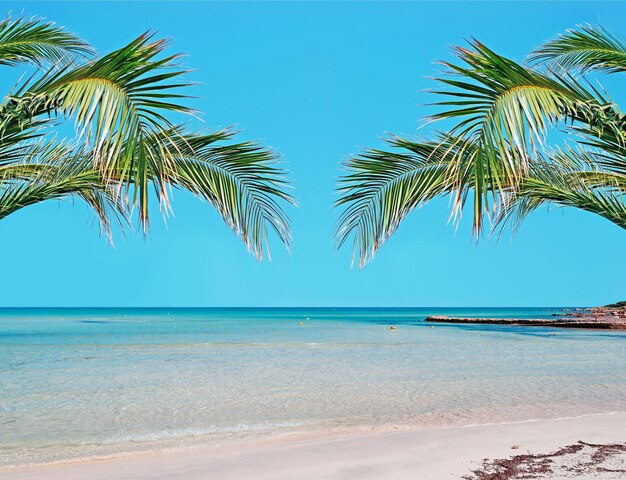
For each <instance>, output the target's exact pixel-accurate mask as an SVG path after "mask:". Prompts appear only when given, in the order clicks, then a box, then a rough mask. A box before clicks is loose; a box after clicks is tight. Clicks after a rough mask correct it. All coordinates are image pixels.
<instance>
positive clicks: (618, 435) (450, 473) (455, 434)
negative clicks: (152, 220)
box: [0, 413, 626, 480]
mask: <svg viewBox="0 0 626 480" xmlns="http://www.w3.org/2000/svg"><path fill="white" fill-rule="evenodd" d="M579 441H584V442H587V444H591V446H588V445H582V446H579V447H576V446H575V445H581V444H578V443H577V442H579ZM625 442H626V413H612V414H598V415H588V416H583V417H578V418H568V419H558V420H530V421H527V422H520V423H509V424H500V425H480V426H468V427H454V428H435V429H421V430H412V431H397V432H387V433H372V434H360V435H352V436H344V437H334V438H326V439H316V440H309V441H297V442H296V441H291V442H287V443H283V444H276V443H274V444H267V445H257V446H252V447H251V446H247V447H239V448H231V449H229V450H227V451H221V452H218V451H215V450H209V449H205V448H193V449H191V448H190V449H186V450H182V451H178V452H173V451H170V452H162V453H154V454H146V455H133V456H126V457H118V458H109V459H103V460H90V461H83V462H74V463H67V464H55V465H48V466H37V467H23V468H19V469H14V470H9V471H6V470H5V471H0V478H2V479H7V480H18V479H19V480H34V479H42V478H45V479H46V480H79V479H81V480H82V479H85V478H89V479H92V480H99V479H102V480H104V479H107V480H114V479H120V480H121V479H125V480H131V479H135V480H148V479H188V480H196V479H197V480H200V479H212V480H218V479H220V480H221V479H223V480H241V479H255V480H270V479H271V480H300V479H301V480H305V479H306V480H310V479H342V480H343V479H376V480H383V479H395V480H404V479H406V480H409V479H411V480H414V479H416V478H419V479H420V480H431V479H432V480H440V479H446V478H449V479H457V480H458V479H461V478H468V479H481V480H482V479H506V478H515V476H506V474H502V475H500V476H495V474H492V473H489V469H490V468H493V466H494V464H493V462H491V465H490V464H489V462H487V465H486V466H483V461H484V460H485V459H507V460H506V461H505V462H504V463H503V462H499V463H498V462H496V465H500V464H501V463H503V464H507V465H510V464H513V465H515V464H516V461H515V460H511V458H512V457H514V456H520V455H525V454H527V453H530V454H533V455H537V454H538V455H541V454H548V455H550V454H555V453H556V454H557V455H555V456H553V457H551V458H547V457H545V458H541V457H540V458H539V459H538V461H539V462H540V463H541V462H543V464H544V467H545V465H550V466H551V468H552V471H551V472H550V471H547V470H545V468H544V467H540V468H544V472H543V473H542V474H541V475H543V476H541V477H540V478H551V479H566V478H568V479H569V478H589V477H590V476H593V478H600V479H606V480H609V479H611V480H612V479H618V478H624V477H625V476H626V474H625V473H624V472H625V471H626V453H624V452H623V451H621V450H620V449H619V448H618V449H617V450H615V449H613V450H611V448H610V447H608V448H604V449H599V448H596V447H594V445H615V444H619V445H623V444H624V443H625ZM572 446H573V447H572ZM564 447H566V449H565V450H564V453H563V452H559V450H560V449H563V448H564ZM600 450H602V451H600ZM598 452H600V453H598ZM607 452H608V453H607ZM561 453H562V454H561ZM594 455H595V456H594ZM590 459H594V461H595V462H596V465H595V466H591V463H590ZM507 462H508V463H507ZM517 463H518V464H520V465H521V464H522V463H523V462H521V463H520V462H517ZM527 463H528V462H527ZM581 466H582V467H581ZM585 466H588V467H589V468H587V471H584V470H585V468H586V467H585ZM483 467H486V468H483ZM579 467H580V468H579ZM524 468H526V467H524ZM577 468H578V470H577ZM474 471H476V473H472V472H474ZM546 472H547V473H546ZM577 472H578V473H577ZM579 473H580V474H579ZM546 475H547V476H546ZM525 478H534V477H532V476H529V477H525ZM537 478H539V477H537Z"/></svg>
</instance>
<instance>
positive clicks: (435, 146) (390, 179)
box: [335, 137, 449, 267]
mask: <svg viewBox="0 0 626 480" xmlns="http://www.w3.org/2000/svg"><path fill="white" fill-rule="evenodd" d="M387 142H388V144H389V145H390V146H391V147H392V148H396V149H398V150H378V149H372V150H366V151H364V152H363V153H362V154H360V155H357V156H355V157H352V158H350V159H349V160H348V161H347V162H346V163H345V164H344V165H345V170H346V173H345V174H344V175H343V176H342V177H341V178H340V180H339V186H338V188H337V190H338V193H339V195H340V197H339V199H338V200H337V201H336V203H335V206H337V207H343V212H342V213H341V214H340V217H339V221H338V225H337V229H336V234H335V237H336V242H337V248H340V247H341V246H342V245H344V244H345V243H346V242H347V241H348V240H349V239H350V238H351V237H352V239H353V260H352V261H353V263H354V262H355V260H357V259H358V264H359V267H364V266H365V265H366V264H367V263H368V262H370V261H371V260H372V259H373V258H374V256H375V255H376V253H377V251H378V249H379V248H380V247H381V246H382V245H383V244H384V243H385V242H386V241H387V239H388V238H389V237H390V236H391V235H392V234H393V233H394V232H395V231H396V230H397V228H398V226H399V225H400V223H401V221H402V220H403V219H404V218H405V217H406V216H407V215H408V214H409V213H411V212H412V211H413V210H414V209H415V208H417V207H419V206H420V205H422V204H424V203H425V202H427V201H429V200H431V199H433V198H435V197H437V196H439V195H442V194H444V193H445V192H446V191H447V190H448V186H447V184H446V178H447V175H448V173H447V170H448V166H449V157H447V156H446V151H447V148H449V145H448V144H446V143H445V142H443V143H440V142H415V141H411V140H406V139H403V138H401V137H392V138H390V139H388V140H387Z"/></svg>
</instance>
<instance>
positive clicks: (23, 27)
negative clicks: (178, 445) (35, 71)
mask: <svg viewBox="0 0 626 480" xmlns="http://www.w3.org/2000/svg"><path fill="white" fill-rule="evenodd" d="M90 54H91V48H90V47H89V45H88V44H87V43H86V42H84V41H83V40H81V39H80V38H78V37H76V36H74V35H72V34H71V33H68V32H66V31H65V30H63V29H62V28H59V27H57V26H55V25H54V24H52V23H48V22H43V21H42V20H40V19H37V18H30V19H25V18H18V19H15V20H14V19H12V18H11V17H10V16H9V17H7V18H5V19H4V20H2V21H0V65H13V66H14V65H17V64H19V63H23V62H28V63H32V64H35V65H38V66H45V65H47V64H50V63H52V64H54V63H59V62H60V63H67V62H70V61H71V60H72V59H73V58H74V57H75V56H87V55H90Z"/></svg>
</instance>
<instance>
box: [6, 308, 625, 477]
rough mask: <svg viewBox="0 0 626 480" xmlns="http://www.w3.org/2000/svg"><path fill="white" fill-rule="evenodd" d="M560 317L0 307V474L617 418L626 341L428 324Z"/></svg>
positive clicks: (483, 312) (513, 312)
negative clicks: (190, 449) (357, 435)
mask: <svg viewBox="0 0 626 480" xmlns="http://www.w3.org/2000/svg"><path fill="white" fill-rule="evenodd" d="M556 311H558V310H556V309H374V310H371V309H241V310H239V309H237V310H233V309H180V310H157V309H154V310H113V309H100V310H0V465H5V466H6V465H17V464H29V463H42V462H52V461H60V460H64V459H69V458H82V457H93V456H104V455H115V454H119V453H122V452H132V451H144V450H152V449H159V448H172V447H181V446H187V445H197V444H202V445H209V446H223V445H229V444H232V443H238V442H246V441H251V440H257V439H265V438H274V437H277V436H282V435H292V434H293V435H295V434H303V433H312V432H313V433H315V432H322V431H324V432H326V431H351V430H355V429H371V428H397V427H400V428H405V427H420V426H447V425H466V424H476V423H490V422H502V421H517V420H526V419H530V418H555V417H563V416H575V415H581V414H588V413H598V412H608V411H626V333H619V332H593V331H584V330H558V329H550V328H523V327H506V326H497V325H493V326H475V325H465V326H455V325H441V324H440V325H437V326H436V327H435V328H432V327H433V326H432V325H431V324H427V323H425V322H424V321H423V319H424V317H425V316H426V315H428V314H448V315H462V316H499V317H529V318H532V317H548V316H550V315H551V314H552V313H554V312H556ZM299 322H304V323H303V324H302V325H299ZM390 325H397V326H398V328H397V330H390Z"/></svg>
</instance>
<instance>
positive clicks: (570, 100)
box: [431, 41, 598, 235]
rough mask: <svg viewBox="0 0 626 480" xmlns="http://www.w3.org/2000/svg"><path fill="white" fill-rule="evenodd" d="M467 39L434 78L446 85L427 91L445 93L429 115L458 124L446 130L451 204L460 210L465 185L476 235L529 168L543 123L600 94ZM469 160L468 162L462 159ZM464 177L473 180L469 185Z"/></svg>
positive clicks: (564, 115)
mask: <svg viewBox="0 0 626 480" xmlns="http://www.w3.org/2000/svg"><path fill="white" fill-rule="evenodd" d="M470 45H471V48H470V49H466V48H460V47H459V48H457V49H456V54H457V56H458V57H459V59H460V60H461V63H460V64H458V65H457V64H454V63H450V62H444V65H445V66H447V67H448V70H449V75H448V76H445V77H438V78H436V80H437V81H438V82H440V83H441V84H443V85H445V86H447V87H452V88H446V89H443V90H435V91H434V92H433V93H435V94H438V95H444V96H446V97H448V99H447V100H445V101H440V102H437V103H435V105H437V106H439V107H444V108H445V110H443V111H441V112H438V113H436V114H435V115H433V116H431V120H435V121H437V120H447V121H454V122H456V123H454V124H453V125H452V127H451V128H450V129H449V134H450V136H454V137H456V138H457V139H458V144H457V145H456V148H455V156H454V157H452V158H451V159H450V164H451V165H450V169H449V172H450V175H451V180H450V181H451V183H452V184H454V185H455V189H456V190H457V194H456V199H457V201H456V202H455V205H454V208H455V210H456V211H457V212H460V211H461V210H463V207H464V200H465V199H467V198H468V195H467V190H468V189H473V191H474V195H473V201H474V220H473V229H474V232H475V233H476V235H479V234H480V232H481V230H482V228H483V225H484V216H485V215H489V212H490V211H491V210H492V209H493V204H494V202H497V201H498V200H497V198H498V196H501V195H502V193H503V191H504V190H505V189H507V188H509V186H510V185H512V184H515V183H518V182H519V181H520V180H521V178H522V177H523V175H524V174H525V173H527V172H528V169H529V162H528V154H529V152H533V151H535V150H536V149H537V148H538V146H541V145H542V144H543V140H544V139H545V135H546V132H547V129H548V127H549V126H550V125H553V124H555V123H556V122H557V121H559V120H564V119H571V118H573V116H574V115H575V113H576V111H577V109H578V107H579V106H581V105H587V104H589V103H594V104H595V103H598V99H597V98H596V95H594V93H595V92H593V91H590V90H588V89H587V88H585V86H584V85H582V84H581V83H579V82H577V81H576V80H574V79H573V78H570V77H567V76H559V75H556V74H555V75H546V74H543V73H541V72H539V71H537V70H534V69H532V68H529V67H526V66H523V65H520V64H518V63H516V62H514V61H512V60H510V59H508V58H505V57H503V56H501V55H498V54H496V53H495V52H493V51H492V50H490V49H489V48H487V47H486V46H484V45H483V44H481V43H480V42H478V41H473V42H471V44H470ZM468 152H472V155H473V157H470V156H469V155H468ZM468 158H473V160H472V161H471V162H469V163H468V162H467V161H466V160H467V159H468ZM468 168H469V169H473V170H474V172H473V174H472V175H468V174H467V169H468ZM467 178H472V180H473V183H472V184H469V185H468V184H467V183H466V182H465V180H466V179H467ZM490 198H491V200H490Z"/></svg>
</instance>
